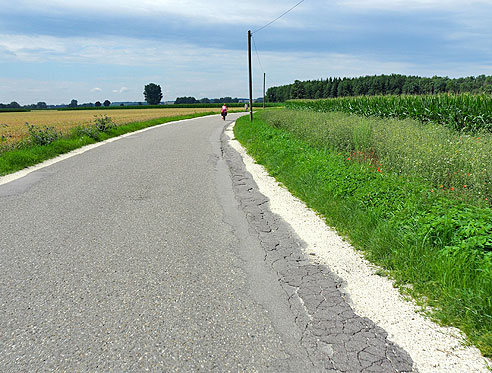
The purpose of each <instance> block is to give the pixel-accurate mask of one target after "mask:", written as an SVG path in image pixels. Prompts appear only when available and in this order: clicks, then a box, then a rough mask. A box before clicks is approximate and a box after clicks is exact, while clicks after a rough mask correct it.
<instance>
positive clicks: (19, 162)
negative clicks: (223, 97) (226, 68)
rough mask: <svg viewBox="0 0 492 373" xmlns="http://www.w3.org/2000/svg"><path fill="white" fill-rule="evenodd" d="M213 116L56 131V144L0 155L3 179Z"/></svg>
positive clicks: (23, 146)
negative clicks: (132, 135)
mask: <svg viewBox="0 0 492 373" xmlns="http://www.w3.org/2000/svg"><path fill="white" fill-rule="evenodd" d="M211 114H217V113H216V112H204V113H195V114H189V115H181V116H175V117H165V118H158V119H152V120H148V121H144V122H134V123H129V124H125V125H121V126H111V127H110V128H107V129H104V130H96V129H95V127H94V126H89V127H77V128H74V130H73V131H71V132H70V133H69V134H67V135H65V136H57V135H56V131H55V134H54V135H55V136H54V137H57V138H56V139H55V140H54V141H32V138H31V139H28V140H25V141H23V142H21V143H19V144H15V145H13V146H12V148H9V149H3V150H2V151H1V152H0V176H2V175H6V174H9V173H12V172H15V171H19V170H22V169H23V168H26V167H29V166H33V165H35V164H38V163H41V162H43V161H45V160H47V159H50V158H54V157H56V156H58V155H60V154H64V153H68V152H70V151H72V150H74V149H77V148H80V147H82V146H85V145H89V144H94V143H96V142H99V141H104V140H107V139H109V138H111V137H116V136H120V135H123V134H125V133H128V132H134V131H138V130H140V129H143V128H147V127H152V126H155V125H158V124H162V123H168V122H173V121H176V120H183V119H190V118H197V117H201V116H206V115H211ZM49 129H50V128H48V127H46V128H45V130H44V131H42V132H41V135H43V134H46V133H47V132H49V131H47V130H49ZM31 137H32V136H31ZM43 142H45V143H46V144H43Z"/></svg>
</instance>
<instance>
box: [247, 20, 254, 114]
mask: <svg viewBox="0 0 492 373" xmlns="http://www.w3.org/2000/svg"><path fill="white" fill-rule="evenodd" d="M248 65H249V120H250V121H251V122H252V121H253V75H252V73H251V30H248Z"/></svg>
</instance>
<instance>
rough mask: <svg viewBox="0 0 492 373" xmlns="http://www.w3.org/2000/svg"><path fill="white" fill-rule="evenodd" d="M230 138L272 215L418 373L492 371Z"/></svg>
mask: <svg viewBox="0 0 492 373" xmlns="http://www.w3.org/2000/svg"><path fill="white" fill-rule="evenodd" d="M226 134H227V135H228V136H229V139H230V145H231V146H232V147H233V148H234V149H236V150H237V151H238V152H239V153H240V154H241V156H242V158H243V161H244V163H245V165H246V168H247V170H248V171H249V172H250V173H251V174H252V175H253V178H254V180H255V181H256V183H257V184H258V188H259V190H260V192H261V193H262V194H264V195H265V196H266V197H268V198H269V199H270V209H271V211H272V212H273V213H275V214H278V215H280V216H281V217H282V218H283V219H284V220H285V221H286V222H287V223H289V224H290V225H291V227H292V228H293V229H294V230H295V232H296V233H297V235H298V236H299V237H300V238H301V239H302V240H303V241H304V242H305V243H306V245H307V248H306V249H305V250H306V253H311V254H314V255H308V256H309V257H310V258H312V259H311V260H313V262H316V263H320V264H323V265H326V266H327V267H329V269H330V270H331V271H333V272H334V273H336V274H337V275H338V276H339V277H340V278H342V279H343V280H344V281H345V283H346V288H345V291H346V293H348V295H349V296H350V299H351V302H352V303H351V304H352V307H353V309H354V311H355V312H356V313H357V314H358V315H360V316H365V317H368V318H369V319H371V320H372V321H373V322H375V323H376V324H377V325H379V326H380V327H382V328H383V329H385V330H386V331H387V332H388V335H389V338H390V339H391V340H392V341H393V342H395V343H396V344H398V345H399V346H400V347H402V348H403V349H405V350H406V351H407V352H408V353H409V354H410V356H411V357H412V359H413V361H414V363H415V367H416V368H417V369H418V371H419V372H433V373H434V372H446V373H449V372H457V373H458V372H484V373H485V372H490V371H489V370H488V368H487V364H489V365H491V366H492V364H491V362H490V361H489V360H487V359H485V358H483V357H482V355H481V354H480V351H479V350H478V349H477V348H475V347H467V346H464V345H463V343H462V342H463V341H464V338H463V335H462V333H461V332H460V331H459V330H458V329H456V328H448V327H441V326H439V325H437V324H436V323H434V322H432V321H431V320H429V319H428V318H426V317H425V316H423V315H422V314H420V313H419V312H418V310H419V308H418V307H417V306H416V305H415V304H414V303H413V302H410V301H407V300H404V299H403V297H402V296H401V294H400V292H399V291H398V289H396V288H394V287H393V283H392V281H391V280H389V279H388V278H386V277H381V276H379V275H377V274H376V271H377V269H378V268H376V267H375V266H374V265H372V264H370V263H369V262H368V261H367V260H365V259H364V258H363V256H362V255H361V254H360V253H359V252H357V251H355V249H354V248H353V247H352V246H351V245H350V244H348V243H347V242H345V241H344V240H343V239H342V238H341V237H340V236H338V234H337V233H336V232H335V231H334V230H333V229H331V228H330V227H328V226H327V225H326V224H325V222H324V221H323V220H322V219H321V218H320V217H319V216H318V215H317V214H316V213H315V212H314V211H312V210H311V209H309V208H307V207H306V206H305V204H304V203H303V202H302V201H300V200H299V199H297V198H295V197H293V196H292V195H291V194H290V193H289V192H288V190H287V189H285V188H284V187H282V186H281V185H279V183H278V182H277V181H276V180H275V179H274V178H273V177H271V176H269V175H268V173H267V172H266V171H265V169H264V168H263V167H262V166H260V165H258V164H256V163H255V161H254V160H253V159H252V158H251V157H250V156H248V155H247V154H246V151H245V149H244V148H243V147H242V146H241V145H240V144H239V142H238V141H236V140H235V139H234V138H233V137H234V136H233V133H232V126H230V127H229V128H228V129H227V130H226Z"/></svg>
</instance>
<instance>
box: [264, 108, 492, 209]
mask: <svg viewBox="0 0 492 373" xmlns="http://www.w3.org/2000/svg"><path fill="white" fill-rule="evenodd" d="M262 117H263V118H264V119H265V120H267V121H268V122H270V123H272V124H273V125H274V126H276V127H278V128H283V129H286V130H287V131H289V132H291V133H293V134H295V136H296V137H298V138H300V139H303V140H305V141H308V142H309V143H311V144H313V145H315V146H317V147H318V148H323V147H331V148H333V149H335V150H337V151H338V152H340V154H341V155H343V156H345V158H347V159H348V158H350V160H351V161H352V162H359V163H360V162H362V163H364V164H366V166H367V167H368V168H369V166H370V167H372V168H373V169H376V170H377V169H378V168H379V170H380V171H381V172H382V173H392V174H395V175H398V176H400V177H402V178H404V179H406V180H415V179H417V180H419V181H421V182H422V183H423V184H426V185H427V186H428V190H429V191H434V192H435V193H439V194H450V195H453V196H454V197H455V198H457V199H461V200H467V201H473V202H476V203H482V204H487V202H489V203H490V202H492V156H491V154H492V134H491V133H482V134H474V135H471V134H463V133H459V132H456V131H454V130H451V129H449V128H447V127H444V126H441V125H436V124H425V125H424V124H421V123H419V122H417V121H415V120H411V119H406V120H396V119H379V118H366V117H360V116H355V115H350V114H346V113H338V112H334V113H316V112H309V111H298V110H268V111H267V112H265V113H264V115H263V116H262Z"/></svg>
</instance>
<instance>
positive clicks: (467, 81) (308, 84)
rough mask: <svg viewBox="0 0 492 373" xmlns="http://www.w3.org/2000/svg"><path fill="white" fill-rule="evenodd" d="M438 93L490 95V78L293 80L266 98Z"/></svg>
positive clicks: (417, 77) (271, 88)
mask: <svg viewBox="0 0 492 373" xmlns="http://www.w3.org/2000/svg"><path fill="white" fill-rule="evenodd" d="M438 93H489V94H492V76H485V75H479V76H477V77H473V76H469V77H466V78H448V77H439V76H433V77H432V78H424V77H419V76H407V75H400V74H392V75H374V76H362V77H358V78H329V79H321V80H308V81H299V80H296V81H295V82H294V83H292V84H287V85H283V86H279V87H270V88H269V89H268V90H267V92H266V96H267V100H268V101H269V102H283V101H286V100H290V99H318V98H334V97H345V96H363V95H367V96H372V95H401V94H408V95H420V94H438Z"/></svg>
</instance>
